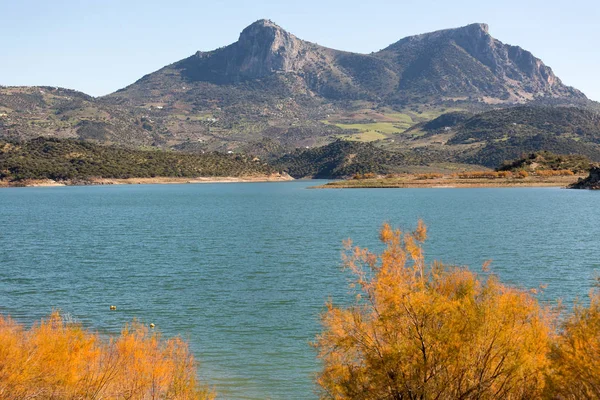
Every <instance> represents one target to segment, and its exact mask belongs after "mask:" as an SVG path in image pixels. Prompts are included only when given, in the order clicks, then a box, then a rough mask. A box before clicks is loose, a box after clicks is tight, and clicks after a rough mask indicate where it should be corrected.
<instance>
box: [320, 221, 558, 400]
mask: <svg viewBox="0 0 600 400" xmlns="http://www.w3.org/2000/svg"><path fill="white" fill-rule="evenodd" d="M425 238H426V228H425V226H424V225H423V224H422V223H421V222H419V225H418V228H417V230H416V231H414V232H406V233H404V232H401V231H400V230H393V229H392V228H391V227H390V226H389V225H387V224H386V225H384V226H383V228H382V229H381V234H380V239H381V241H382V242H383V243H384V244H385V246H386V247H385V250H383V252H382V253H381V254H375V253H371V252H370V251H368V250H367V249H361V248H358V247H356V248H354V249H350V243H349V242H348V249H349V253H348V254H347V255H346V256H345V258H344V265H345V267H346V268H347V269H348V270H349V271H350V272H351V273H352V275H353V277H354V279H353V284H352V287H354V288H355V289H356V291H357V293H356V302H355V303H354V304H353V305H351V306H349V307H338V306H335V305H334V304H333V303H329V304H327V310H326V311H325V312H324V314H323V315H322V323H323V331H322V333H320V334H319V335H318V336H317V339H316V341H315V343H314V346H315V347H316V349H317V350H318V356H319V358H320V359H321V360H322V362H323V367H322V370H321V372H320V373H319V375H318V377H317V383H318V385H319V386H320V388H321V395H322V397H323V398H331V399H534V398H540V396H541V395H542V393H543V390H544V386H545V374H546V371H547V368H548V365H549V359H548V356H547V355H548V353H549V350H550V340H551V337H552V329H551V328H550V327H551V323H550V322H551V321H550V317H549V313H548V312H547V311H546V310H545V309H543V308H542V307H541V306H540V305H539V303H538V301H537V300H536V298H535V297H533V296H532V294H531V293H529V292H526V291H523V290H519V289H515V288H511V287H508V286H505V285H503V284H502V283H500V282H499V280H498V279H497V278H496V277H495V276H493V275H490V276H487V277H484V276H480V275H478V274H476V273H474V272H472V271H469V270H468V269H467V268H459V267H450V266H446V265H443V264H441V263H433V264H432V265H427V264H426V263H425V259H424V255H423V250H422V247H421V243H422V242H423V241H424V240H425Z"/></svg>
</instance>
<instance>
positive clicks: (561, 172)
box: [535, 169, 575, 177]
mask: <svg viewBox="0 0 600 400" xmlns="http://www.w3.org/2000/svg"><path fill="white" fill-rule="evenodd" d="M535 174H536V175H537V176H541V177H551V176H573V175H575V173H574V172H573V171H571V170H569V169H559V170H551V169H542V170H536V171H535Z"/></svg>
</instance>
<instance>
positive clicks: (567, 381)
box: [547, 290, 600, 400]
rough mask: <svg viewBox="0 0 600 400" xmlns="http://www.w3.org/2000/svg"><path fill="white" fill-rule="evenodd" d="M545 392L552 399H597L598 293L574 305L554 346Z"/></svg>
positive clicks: (599, 374) (599, 354)
mask: <svg viewBox="0 0 600 400" xmlns="http://www.w3.org/2000/svg"><path fill="white" fill-rule="evenodd" d="M551 358H552V369H551V373H550V374H549V381H550V385H549V387H548V389H547V392H548V395H547V397H548V398H551V399H573V400H575V399H600V293H598V291H597V290H595V291H592V293H591V295H590V304H589V306H587V307H584V306H582V305H576V306H575V309H574V311H573V313H572V314H571V315H570V316H569V317H568V318H567V319H566V320H565V322H564V324H563V331H562V333H561V335H560V336H559V337H558V340H557V341H556V343H555V344H554V345H553V351H552V354H551Z"/></svg>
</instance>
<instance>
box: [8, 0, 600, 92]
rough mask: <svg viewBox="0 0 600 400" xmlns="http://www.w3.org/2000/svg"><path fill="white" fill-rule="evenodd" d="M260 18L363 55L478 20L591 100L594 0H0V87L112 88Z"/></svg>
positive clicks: (597, 13)
mask: <svg viewBox="0 0 600 400" xmlns="http://www.w3.org/2000/svg"><path fill="white" fill-rule="evenodd" d="M261 18H268V19H271V20H273V21H274V22H276V23H277V24H279V25H280V26H281V27H283V28H284V29H286V30H288V31H290V32H291V33H293V34H295V35H296V36H298V37H299V38H301V39H305V40H309V41H312V42H316V43H318V44H321V45H324V46H328V47H332V48H336V49H340V50H348V51H355V52H362V53H370V52H372V51H377V50H379V49H382V48H384V47H386V46H387V45H389V44H391V43H394V42H396V41H398V40H399V39H401V38H403V37H405V36H409V35H414V34H419V33H425V32H429V31H434V30H438V29H445V28H452V27H458V26H463V25H467V24H469V23H473V22H485V23H488V24H489V25H490V33H491V34H492V36H494V37H495V38H497V39H499V40H501V41H503V42H504V43H508V44H514V45H519V46H521V47H523V48H525V49H527V50H529V51H531V52H532V53H533V54H534V55H535V56H537V57H539V58H541V59H542V61H544V62H545V63H546V64H547V65H549V66H550V67H552V68H553V70H554V72H555V73H556V74H557V75H558V76H559V77H560V78H561V79H562V80H563V82H564V83H566V84H567V85H571V86H575V87H576V88H578V89H580V90H582V91H583V92H584V93H586V94H587V95H588V97H590V98H592V99H594V100H600V79H598V74H599V73H600V51H599V50H598V43H599V41H600V1H598V0H570V1H566V0H560V1H559V0H547V1H538V0H498V1H493V2H491V1H487V0H477V1H472V0H454V1H431V0H429V1H427V0H421V1H416V0H404V1H403V0H395V1H391V0H390V1H385V0H367V1H365V0H361V1H355V0H346V1H337V0H335V1H327V0H319V1H317V0H302V1H294V2H288V1H285V0H254V1H241V0H231V1H205V0H194V1H192V0H189V1H188V0H171V1H165V0H162V1H155V0H144V1H141V0H0V49H1V50H0V85H48V86H62V87H67V88H71V89H76V90H80V91H83V92H86V93H88V94H91V95H94V96H100V95H104V94H108V93H111V92H113V91H115V90H117V89H119V88H122V87H124V86H126V85H128V84H130V83H133V82H134V81H136V80H137V79H139V78H141V77H142V76H143V75H145V74H147V73H150V72H152V71H155V70H157V69H159V68H161V67H162V66H164V65H167V64H170V63H172V62H175V61H178V60H180V59H182V58H185V57H187V56H189V55H191V54H193V53H194V52H195V51H197V50H212V49H215V48H217V47H221V46H225V45H227V44H230V43H232V42H234V41H236V40H237V38H238V35H239V33H240V32H241V30H242V29H243V28H244V27H246V26H247V25H249V24H251V23H252V22H254V21H256V20H258V19H261Z"/></svg>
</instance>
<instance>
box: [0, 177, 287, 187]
mask: <svg viewBox="0 0 600 400" xmlns="http://www.w3.org/2000/svg"><path fill="white" fill-rule="evenodd" d="M292 180H294V178H292V177H291V176H289V175H287V174H273V175H262V176H207V177H195V178H180V177H154V178H122V179H121V178H87V179H72V180H67V181H54V180H52V179H28V180H23V181H18V182H9V181H2V180H0V188H14V187H56V186H102V185H169V184H196V183H252V182H256V183H258V182H287V181H292Z"/></svg>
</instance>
